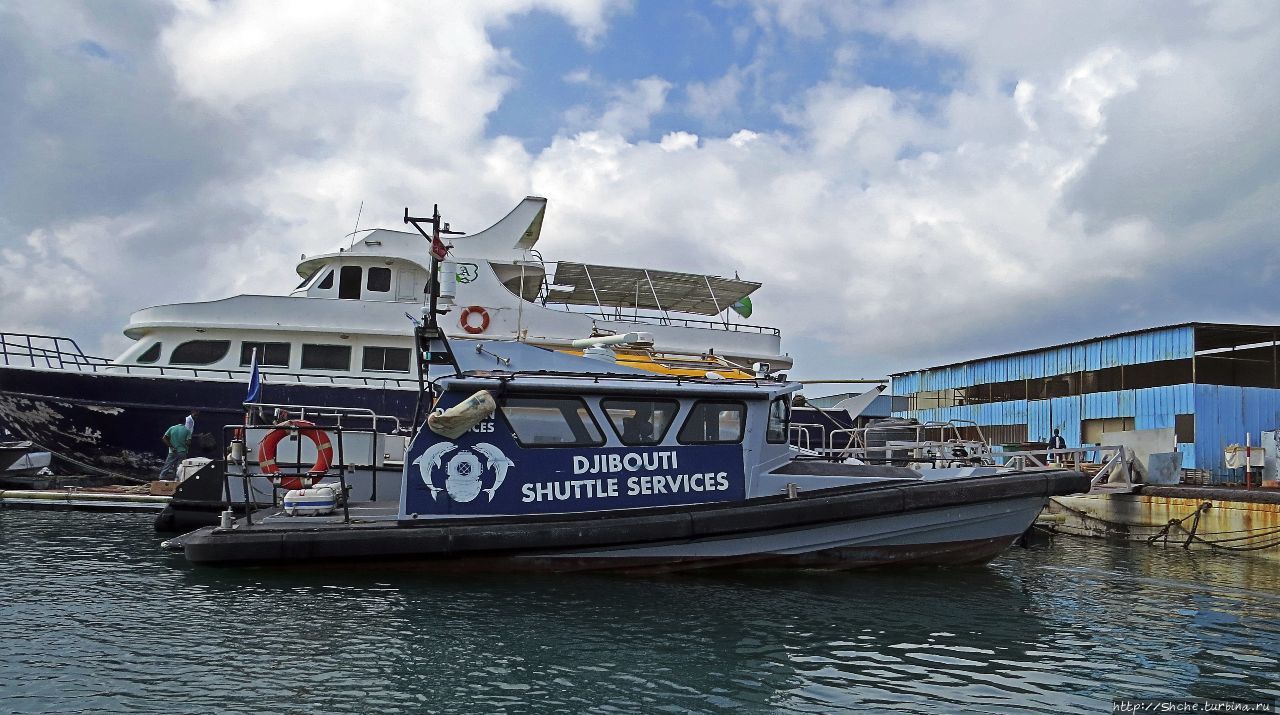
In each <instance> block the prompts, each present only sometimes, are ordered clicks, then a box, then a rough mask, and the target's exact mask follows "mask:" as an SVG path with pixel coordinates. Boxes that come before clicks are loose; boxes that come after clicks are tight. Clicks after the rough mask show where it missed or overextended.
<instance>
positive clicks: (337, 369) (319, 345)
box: [301, 343, 351, 372]
mask: <svg viewBox="0 0 1280 715" xmlns="http://www.w3.org/2000/svg"><path fill="white" fill-rule="evenodd" d="M307 348H313V349H314V348H321V349H325V348H336V349H339V350H345V351H346V354H347V360H346V365H344V366H343V367H315V366H313V365H308V364H307V357H308V356H307V352H308V350H307ZM312 353H313V355H312V357H314V350H313V351H312ZM301 369H303V370H323V371H325V372H351V346H350V345H336V344H334V343H303V344H302V361H301Z"/></svg>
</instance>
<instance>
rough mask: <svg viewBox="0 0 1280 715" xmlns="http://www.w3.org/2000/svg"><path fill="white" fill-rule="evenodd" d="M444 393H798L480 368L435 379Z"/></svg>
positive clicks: (784, 385) (784, 388)
mask: <svg viewBox="0 0 1280 715" xmlns="http://www.w3.org/2000/svg"><path fill="white" fill-rule="evenodd" d="M440 384H441V386H442V387H444V389H446V390H460V391H464V392H465V391H470V390H479V389H484V390H497V391H499V392H502V393H504V394H510V393H513V392H516V393H536V394H565V395H574V396H582V395H601V394H603V395H617V396H619V397H641V396H643V397H658V396H662V397H668V398H679V397H699V398H722V399H726V400H763V399H772V398H776V397H780V396H782V395H787V394H790V393H793V392H797V391H799V390H800V388H801V385H800V384H799V383H794V382H776V381H773V380H768V379H763V380H724V379H719V380H717V379H711V378H698V377H674V376H669V375H655V374H652V373H651V374H644V375H635V374H628V373H627V372H623V371H622V370H619V371H617V372H613V373H609V372H595V371H592V372H581V373H575V372H549V371H537V372H506V371H502V370H484V371H474V372H466V373H463V374H462V375H456V376H451V377H445V378H441V379H440Z"/></svg>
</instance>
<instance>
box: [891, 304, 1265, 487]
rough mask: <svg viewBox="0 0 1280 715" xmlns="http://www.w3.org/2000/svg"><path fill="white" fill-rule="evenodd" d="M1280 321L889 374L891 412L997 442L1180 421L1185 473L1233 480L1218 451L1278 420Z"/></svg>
mask: <svg viewBox="0 0 1280 715" xmlns="http://www.w3.org/2000/svg"><path fill="white" fill-rule="evenodd" d="M1278 336H1280V326H1271V325H1227V324H1220V323H1184V324H1181V325H1170V326H1165V327H1158V328H1150V329H1147V330H1137V331H1132V332H1127V333H1119V334H1116V335H1108V336H1105V337H1100V338H1093V339H1090V340H1083V341H1080V342H1075V343H1069V344H1066V345H1057V346H1053V347H1047V348H1041V349H1037V350H1026V351H1022V352H1017V353H1010V354H1006V355H999V356H995V357H988V358H982V359H979V360H973V361H969V362H963V363H955V364H951V365H942V366H939V367H932V368H928V369H925V370H917V371H914V372H904V373H898V374H895V375H892V376H891V377H892V392H893V394H894V395H895V396H901V397H903V398H905V400H906V405H905V407H906V409H905V410H896V411H895V412H894V416H896V417H913V418H916V419H918V420H920V421H922V422H926V421H947V420H970V421H972V422H975V423H977V424H978V425H980V426H981V427H982V430H983V432H984V434H985V435H986V437H987V438H988V439H989V440H991V441H992V442H994V443H997V444H1001V443H1006V444H1025V443H1036V442H1040V443H1042V442H1045V441H1047V440H1048V438H1049V436H1050V435H1052V434H1053V430H1054V429H1058V430H1061V432H1062V435H1063V437H1065V438H1066V440H1067V444H1068V445H1071V446H1076V445H1081V444H1097V443H1099V442H1100V441H1101V435H1102V433H1103V432H1115V431H1121V430H1142V429H1157V428H1169V427H1171V428H1173V429H1174V432H1175V434H1176V435H1177V437H1176V438H1177V442H1178V451H1179V452H1180V453H1181V454H1182V466H1183V468H1184V469H1200V470H1204V471H1206V472H1209V473H1210V474H1212V475H1213V478H1214V480H1215V481H1218V482H1225V481H1235V480H1238V479H1239V478H1240V472H1239V470H1236V471H1235V472H1232V471H1230V470H1228V469H1227V468H1226V465H1225V463H1224V459H1223V449H1224V448H1225V447H1226V446H1227V445H1229V444H1235V443H1240V444H1243V443H1244V440H1245V434H1246V433H1252V434H1253V435H1254V437H1253V441H1254V443H1255V444H1257V443H1258V441H1259V438H1258V435H1259V433H1260V432H1262V431H1264V430H1272V429H1276V428H1277V427H1280V370H1278V369H1277V337H1278Z"/></svg>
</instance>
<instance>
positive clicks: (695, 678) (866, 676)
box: [0, 512, 1280, 713]
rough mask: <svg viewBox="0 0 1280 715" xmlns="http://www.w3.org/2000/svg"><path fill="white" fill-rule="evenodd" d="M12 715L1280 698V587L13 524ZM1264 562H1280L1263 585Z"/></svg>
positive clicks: (1112, 552)
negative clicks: (283, 559) (188, 550)
mask: <svg viewBox="0 0 1280 715" xmlns="http://www.w3.org/2000/svg"><path fill="white" fill-rule="evenodd" d="M0 543H2V544H3V545H4V549H5V554H6V561H7V566H8V568H6V569H3V570H0V615H2V616H3V617H4V619H5V622H6V623H7V624H9V628H8V629H6V633H5V634H4V635H3V636H0V640H3V643H2V645H3V647H4V648H3V652H4V653H5V655H4V656H3V657H0V690H2V691H3V695H4V697H5V698H6V700H5V701H4V703H3V705H4V708H5V709H12V710H15V711H18V712H64V711H81V712H120V711H138V712H140V711H151V712H160V711H164V712H175V711H185V712H207V711H213V710H216V711H224V710H249V709H252V710H254V711H256V712H264V713H270V712H282V713H284V712H304V711H305V712H316V711H323V712H369V711H372V710H374V709H377V710H379V711H384V712H422V711H459V710H463V711H484V712H488V711H496V710H502V709H527V708H531V707H532V708H535V709H546V710H565V711H575V712H576V711H586V710H603V711H610V712H651V711H653V710H657V709H675V710H681V711H695V712H710V711H721V710H729V709H733V710H747V711H755V712H772V711H779V710H784V711H814V712H831V711H839V710H847V711H859V712H866V711H895V712H939V711H952V710H960V709H963V710H966V711H972V710H984V711H992V712H1024V711H1028V710H1030V711H1044V712H1097V711H1099V710H1105V709H1107V707H1108V706H1109V701H1110V699H1111V697H1113V696H1120V695H1123V696H1159V695H1164V696H1173V695H1178V696H1197V697H1226V696H1231V697H1241V696H1243V695H1247V694H1248V693H1263V694H1266V695H1267V696H1268V697H1280V690H1277V689H1276V686H1275V673H1276V672H1277V670H1278V669H1280V663H1277V660H1276V658H1275V656H1274V654H1275V653H1276V652H1277V650H1278V649H1277V646H1280V627H1277V621H1276V619H1275V618H1274V617H1273V616H1272V615H1271V614H1273V613H1275V612H1276V608H1277V607H1278V606H1280V584H1278V583H1277V578H1278V576H1277V569H1275V568H1274V566H1271V564H1270V563H1269V562H1262V563H1257V562H1258V561H1260V560H1257V559H1243V560H1242V559H1241V558H1239V557H1236V556H1227V555H1220V554H1188V553H1185V552H1182V551H1181V550H1177V549H1147V548H1133V547H1129V546H1110V545H1107V544H1105V543H1102V542H1087V541H1061V542H1059V543H1058V544H1056V545H1054V546H1053V547H1051V548H1046V549H1037V550H1015V551H1011V552H1010V553H1009V554H1007V555H1006V556H1004V557H1002V558H1001V559H1000V560H998V561H997V562H996V563H995V564H993V565H992V566H990V567H988V568H982V569H965V570H952V571H946V570H943V571H938V570H929V571H913V572H877V573H858V574H835V575H832V574H795V573H786V572H782V573H750V574H745V573H728V574H714V575H700V576H676V577H666V578H632V577H613V576H581V575H579V576H566V575H554V576H530V575H525V574H520V575H509V576H508V575H501V574H499V575H472V576H457V575H448V576H441V575H421V574H418V573H416V572H414V571H413V570H412V569H406V568H403V567H397V568H376V569H369V570H351V569H343V570H328V571H324V570H320V571H317V570H299V571H284V572H281V571H278V570H270V569H192V568H190V567H189V566H187V565H186V564H185V562H183V561H181V559H180V558H175V557H174V556H172V555H169V554H165V553H163V552H161V551H159V550H158V549H157V548H156V543H157V541H156V539H155V538H154V536H152V534H151V533H150V532H149V530H148V525H147V524H146V522H145V520H140V519H138V518H137V517H132V516H112V515H86V514H66V515H63V514H33V513H13V512H0ZM1268 567H1270V568H1268Z"/></svg>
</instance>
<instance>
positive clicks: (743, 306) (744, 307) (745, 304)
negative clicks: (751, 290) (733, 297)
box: [729, 296, 751, 318]
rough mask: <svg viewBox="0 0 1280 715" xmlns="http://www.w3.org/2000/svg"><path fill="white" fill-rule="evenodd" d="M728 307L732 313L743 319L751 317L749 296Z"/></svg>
mask: <svg viewBox="0 0 1280 715" xmlns="http://www.w3.org/2000/svg"><path fill="white" fill-rule="evenodd" d="M729 307H730V308H733V312H735V313H737V314H738V315H741V316H742V317H744V318H750V317H751V297H750V296H746V297H744V298H743V299H742V300H740V301H738V302H737V303H734V304H733V305H731V306H729Z"/></svg>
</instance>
